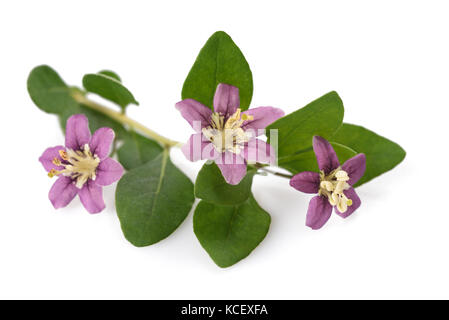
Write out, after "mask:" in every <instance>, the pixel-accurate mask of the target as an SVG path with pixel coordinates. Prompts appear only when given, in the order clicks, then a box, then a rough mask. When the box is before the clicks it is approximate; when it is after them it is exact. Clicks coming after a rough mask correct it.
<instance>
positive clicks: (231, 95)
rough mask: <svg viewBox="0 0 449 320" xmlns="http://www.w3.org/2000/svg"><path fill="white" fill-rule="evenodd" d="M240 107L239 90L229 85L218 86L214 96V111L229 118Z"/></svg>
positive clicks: (221, 84)
mask: <svg viewBox="0 0 449 320" xmlns="http://www.w3.org/2000/svg"><path fill="white" fill-rule="evenodd" d="M239 106H240V97H239V89H238V88H237V87H234V86H231V85H229V84H224V83H220V84H218V86H217V90H215V95H214V111H215V112H219V113H220V114H222V115H224V116H225V117H228V116H230V115H232V114H234V113H235V112H236V111H237V108H238V107H239Z"/></svg>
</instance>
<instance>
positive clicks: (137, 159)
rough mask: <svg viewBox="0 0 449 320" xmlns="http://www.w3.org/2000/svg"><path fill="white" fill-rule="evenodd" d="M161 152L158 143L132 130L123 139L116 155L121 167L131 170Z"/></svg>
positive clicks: (161, 149)
mask: <svg viewBox="0 0 449 320" xmlns="http://www.w3.org/2000/svg"><path fill="white" fill-rule="evenodd" d="M162 152H163V148H162V147H161V146H160V145H159V143H157V142H156V141H154V140H151V139H148V138H147V137H144V136H142V135H140V134H138V133H136V132H133V131H132V132H130V133H129V134H128V135H127V137H126V138H125V139H124V142H123V145H122V146H121V147H120V148H119V149H118V151H117V156H118V160H119V161H120V163H121V164H122V165H123V167H125V169H126V170H131V169H134V168H137V167H140V166H141V165H143V164H145V163H147V162H149V161H151V160H153V159H155V158H156V157H157V156H159V155H160V154H161V153H162Z"/></svg>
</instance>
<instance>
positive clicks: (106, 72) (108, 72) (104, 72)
mask: <svg viewBox="0 0 449 320" xmlns="http://www.w3.org/2000/svg"><path fill="white" fill-rule="evenodd" d="M98 74H102V75H104V76H108V77H111V78H114V79H115V80H117V81H118V82H122V79H121V78H120V76H119V75H118V74H117V73H115V72H114V71H111V70H101V71H99V72H98Z"/></svg>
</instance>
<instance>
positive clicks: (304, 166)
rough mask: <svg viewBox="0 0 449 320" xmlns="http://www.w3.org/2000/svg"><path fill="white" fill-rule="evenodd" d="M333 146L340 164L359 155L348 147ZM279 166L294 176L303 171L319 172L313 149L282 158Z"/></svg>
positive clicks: (334, 144)
mask: <svg viewBox="0 0 449 320" xmlns="http://www.w3.org/2000/svg"><path fill="white" fill-rule="evenodd" d="M331 144H332V147H333V148H334V150H335V152H336V153H337V156H338V159H339V160H340V163H344V162H345V161H346V160H348V159H349V158H352V157H354V156H355V155H356V154H357V152H355V151H354V150H352V149H351V148H348V147H347V146H344V145H341V144H338V143H334V142H331ZM278 165H279V166H280V167H282V168H284V169H287V170H288V171H290V172H291V173H293V174H296V173H299V172H302V171H315V172H318V171H319V169H318V163H317V160H316V156H315V152H313V149H312V148H310V149H308V150H307V151H304V152H301V153H297V154H294V155H291V156H287V157H284V158H280V159H279V163H278Z"/></svg>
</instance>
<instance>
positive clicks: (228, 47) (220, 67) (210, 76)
mask: <svg viewBox="0 0 449 320" xmlns="http://www.w3.org/2000/svg"><path fill="white" fill-rule="evenodd" d="M219 83H226V84H230V85H233V86H235V87H238V88H239V92H240V108H241V109H242V110H246V109H248V107H249V104H250V102H251V97H252V95H253V77H252V73H251V70H250V68H249V65H248V62H246V59H245V57H244V56H243V54H242V52H241V51H240V49H239V48H238V47H237V46H236V44H235V43H234V41H232V39H231V37H230V36H229V35H227V34H226V33H225V32H223V31H218V32H215V33H214V34H213V35H212V36H211V37H210V38H209V40H207V42H206V44H205V45H204V47H203V48H202V49H201V51H200V53H199V55H198V57H197V58H196V61H195V63H194V65H193V67H192V69H191V70H190V72H189V74H188V75H187V78H186V80H185V82H184V86H183V88H182V99H187V98H191V99H195V100H197V101H199V102H201V103H202V104H204V105H205V106H208V107H209V108H213V103H212V101H213V97H214V93H215V89H216V88H217V85H218V84H219Z"/></svg>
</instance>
